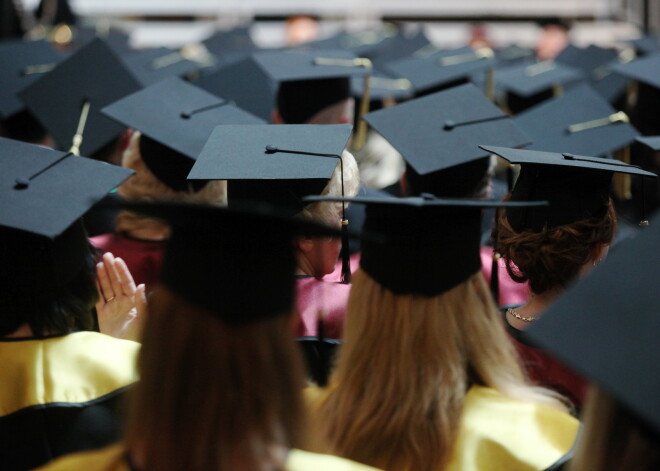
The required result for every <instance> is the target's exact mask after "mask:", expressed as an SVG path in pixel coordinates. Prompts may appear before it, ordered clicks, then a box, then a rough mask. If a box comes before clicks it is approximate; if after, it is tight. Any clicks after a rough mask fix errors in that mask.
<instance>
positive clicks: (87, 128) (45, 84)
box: [19, 39, 140, 155]
mask: <svg viewBox="0 0 660 471" xmlns="http://www.w3.org/2000/svg"><path fill="white" fill-rule="evenodd" d="M139 89H140V84H139V83H138V81H137V80H136V79H135V78H134V77H133V75H132V74H131V73H130V72H129V71H128V69H127V68H126V66H125V65H124V64H123V63H122V62H121V60H120V59H119V58H118V57H117V55H116V54H115V53H114V52H113V50H112V49H111V48H110V47H109V46H108V45H107V44H106V43H105V42H104V41H103V40H101V39H96V40H94V41H93V42H91V43H90V44H89V45H87V46H85V47H84V48H82V49H80V50H79V51H78V52H76V53H75V54H74V55H72V56H70V57H69V58H68V59H66V60H65V61H63V62H61V63H60V64H59V65H58V66H57V68H56V69H55V70H53V71H52V72H49V73H48V74H46V75H44V76H43V77H41V78H39V79H38V80H37V81H35V82H34V83H32V84H31V85H29V86H28V87H27V88H25V89H23V91H21V92H20V93H19V96H20V98H21V100H23V102H24V103H25V104H26V106H27V107H28V108H29V109H30V111H31V112H32V113H33V114H34V115H35V116H36V117H37V119H38V120H39V121H40V122H41V123H42V124H43V125H44V127H45V128H46V129H47V130H48V131H49V132H50V133H51V134H52V135H53V136H54V137H55V140H56V141H57V143H58V144H59V145H60V147H62V148H63V149H69V148H71V150H72V152H74V153H76V154H80V153H81V154H83V155H93V154H94V153H95V152H97V151H98V150H100V149H101V148H102V147H103V146H105V145H107V144H108V143H110V142H111V141H112V140H113V139H115V138H116V137H117V136H118V135H119V134H120V133H121V132H122V131H123V129H124V128H123V126H120V125H119V124H117V123H115V122H113V121H112V120H110V119H109V118H106V117H105V116H103V115H101V113H100V110H101V108H102V107H104V106H105V105H107V104H108V103H112V102H113V101H116V100H118V99H119V98H121V97H123V96H126V95H128V94H129V93H133V92H135V91H136V90H139Z"/></svg>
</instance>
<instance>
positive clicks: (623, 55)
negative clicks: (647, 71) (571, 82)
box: [555, 44, 635, 102]
mask: <svg viewBox="0 0 660 471" xmlns="http://www.w3.org/2000/svg"><path fill="white" fill-rule="evenodd" d="M634 58H635V53H634V51H633V50H632V49H624V50H623V51H617V50H616V49H606V48H602V47H598V46H595V45H593V44H592V45H590V46H588V47H586V48H579V47H575V46H573V45H569V46H568V47H566V48H565V49H564V50H563V51H562V52H561V53H560V54H559V55H558V56H557V58H556V59H555V60H556V61H557V62H560V63H562V64H566V65H569V66H571V67H575V68H577V69H580V70H582V72H584V74H585V75H586V77H587V80H588V82H589V85H591V86H592V87H593V88H594V90H596V91H597V92H598V93H599V94H600V95H601V96H603V97H604V98H605V99H606V100H607V101H609V102H614V101H616V100H617V99H618V98H620V97H621V96H623V94H624V93H625V91H626V85H627V82H626V80H625V78H623V77H622V76H620V75H618V74H613V73H612V70H611V68H610V64H616V63H625V62H629V61H631V60H633V59H634Z"/></svg>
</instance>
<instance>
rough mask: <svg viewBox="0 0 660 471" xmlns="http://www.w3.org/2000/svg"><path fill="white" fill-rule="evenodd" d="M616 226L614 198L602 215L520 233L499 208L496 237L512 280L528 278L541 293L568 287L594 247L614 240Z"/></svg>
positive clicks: (537, 291) (588, 260)
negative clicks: (538, 230)
mask: <svg viewBox="0 0 660 471" xmlns="http://www.w3.org/2000/svg"><path fill="white" fill-rule="evenodd" d="M507 199H508V198H507ZM616 226H617V220H616V212H615V210H614V206H613V204H612V200H611V199H609V200H608V202H607V204H606V209H605V211H604V212H603V215H602V216H601V217H592V218H589V219H583V220H581V221H576V222H572V223H570V224H565V225H562V226H558V227H551V228H548V227H545V228H543V230H542V231H541V232H533V231H531V230H524V231H521V232H517V231H516V230H514V229H513V228H512V227H511V225H510V224H509V221H508V220H507V217H506V213H505V211H499V212H498V217H497V228H496V234H495V236H496V239H495V240H496V244H497V251H498V252H499V253H500V254H501V255H502V258H504V261H505V264H506V270H507V272H508V274H509V276H510V277H511V279H512V280H514V281H515V282H516V283H524V282H526V281H529V287H530V289H531V290H532V292H533V293H536V294H541V293H545V292H547V291H551V290H556V289H564V288H566V286H567V285H568V284H569V283H570V282H571V281H573V279H574V278H575V277H576V276H577V275H578V273H579V271H580V268H582V267H583V266H584V265H586V264H587V263H589V262H591V261H593V257H594V249H595V248H596V247H597V246H598V245H602V244H605V245H608V244H610V242H612V238H613V237H614V232H615V231H616Z"/></svg>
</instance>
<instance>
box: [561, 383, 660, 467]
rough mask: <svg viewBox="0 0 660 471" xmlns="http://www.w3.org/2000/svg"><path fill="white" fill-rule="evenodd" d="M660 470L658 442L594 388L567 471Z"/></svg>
mask: <svg viewBox="0 0 660 471" xmlns="http://www.w3.org/2000/svg"><path fill="white" fill-rule="evenodd" d="M658 468H660V440H659V439H658V437H657V436H655V437H654V436H652V435H651V434H650V433H649V432H648V430H646V429H645V428H643V426H641V425H640V422H639V420H638V419H636V418H635V417H633V416H632V415H631V414H630V413H629V412H628V411H627V410H625V409H624V408H623V407H622V406H621V405H619V403H617V402H616V401H615V400H614V399H612V397H611V396H610V395H609V394H607V393H605V392H604V391H603V390H601V389H600V388H598V387H596V386H592V387H591V389H590V390H589V394H588V396H587V404H586V406H585V410H584V433H583V435H582V438H581V439H580V442H579V445H578V448H577V452H576V454H575V457H574V458H573V459H572V460H571V462H570V465H569V468H568V469H569V471H629V470H651V469H658Z"/></svg>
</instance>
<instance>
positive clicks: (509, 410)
mask: <svg viewBox="0 0 660 471" xmlns="http://www.w3.org/2000/svg"><path fill="white" fill-rule="evenodd" d="M578 430H579V422H578V421H577V419H575V418H574V417H571V416H570V415H569V414H568V413H566V412H563V411H560V410H557V409H554V408H552V407H548V406H545V405H541V404H534V403H530V402H523V401H518V400H515V399H512V398H509V397H506V396H504V395H502V394H501V393H500V392H498V391H496V390H494V389H492V388H486V387H472V388H471V389H470V391H469V392H468V394H467V395H466V397H465V401H464V406H463V412H462V415H461V424H460V429H459V436H458V440H457V442H456V446H455V449H454V456H453V459H452V466H450V468H449V469H450V470H458V469H461V470H475V471H478V470H480V469H485V468H482V467H481V465H479V463H480V462H481V458H484V457H485V456H489V457H490V458H489V460H490V461H491V464H493V460H494V461H495V462H496V464H497V466H495V468H497V469H509V470H516V469H521V470H522V469H524V470H529V469H538V470H542V469H547V468H549V467H550V466H552V465H553V464H554V463H556V462H557V461H560V460H561V459H562V458H564V457H565V455H566V454H567V453H569V452H570V451H571V449H572V447H573V444H574V442H575V439H576V437H577V434H578ZM495 468H492V469H495ZM489 469H491V468H489Z"/></svg>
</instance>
